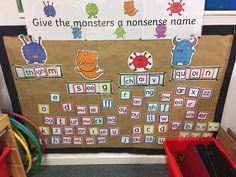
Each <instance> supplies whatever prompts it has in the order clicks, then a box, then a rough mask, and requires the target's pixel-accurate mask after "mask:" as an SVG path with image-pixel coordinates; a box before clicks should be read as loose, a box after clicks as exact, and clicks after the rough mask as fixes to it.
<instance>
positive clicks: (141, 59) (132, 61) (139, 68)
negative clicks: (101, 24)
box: [128, 51, 153, 72]
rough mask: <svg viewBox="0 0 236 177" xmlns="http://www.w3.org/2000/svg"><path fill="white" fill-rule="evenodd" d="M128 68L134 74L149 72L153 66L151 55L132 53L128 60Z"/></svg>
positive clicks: (145, 52) (147, 53)
mask: <svg viewBox="0 0 236 177" xmlns="http://www.w3.org/2000/svg"><path fill="white" fill-rule="evenodd" d="M128 66H129V68H130V69H131V70H132V71H134V72H145V71H149V70H150V69H151V68H152V66H153V59H152V55H151V54H150V53H149V52H147V51H144V52H133V53H131V54H130V56H129V58H128Z"/></svg>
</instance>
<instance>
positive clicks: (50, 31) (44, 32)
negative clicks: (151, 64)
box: [22, 0, 205, 40]
mask: <svg viewBox="0 0 236 177" xmlns="http://www.w3.org/2000/svg"><path fill="white" fill-rule="evenodd" d="M22 3H23V9H24V14H25V18H26V24H27V29H28V34H32V35H34V36H39V35H41V36H42V38H43V39H46V40H85V39H87V40H124V39H171V38H173V37H174V36H175V35H178V36H200V35H201V27H202V24H203V13H204V5H205V1H189V0H182V1H179V0H172V1H171V0H166V1H160V0H152V1H147V0H133V1H131V0H125V1H124V0H116V1H101V0H93V1H91V0H67V1H66V2H64V1H59V0H54V1H48V2H46V1H45V2H44V1H41V0H35V1H33V2H31V3H29V2H28V1H27V0H23V1H22Z"/></svg>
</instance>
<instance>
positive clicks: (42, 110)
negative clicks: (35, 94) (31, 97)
mask: <svg viewBox="0 0 236 177" xmlns="http://www.w3.org/2000/svg"><path fill="white" fill-rule="evenodd" d="M38 112H39V114H50V110H49V105H48V104H38Z"/></svg>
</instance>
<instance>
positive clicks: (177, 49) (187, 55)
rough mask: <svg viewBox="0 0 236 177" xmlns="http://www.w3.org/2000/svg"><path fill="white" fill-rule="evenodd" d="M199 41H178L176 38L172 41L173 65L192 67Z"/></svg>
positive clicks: (195, 39)
mask: <svg viewBox="0 0 236 177" xmlns="http://www.w3.org/2000/svg"><path fill="white" fill-rule="evenodd" d="M197 42H198V39H197V38H193V39H191V40H189V39H177V37H176V36H175V37H174V39H173V40H172V43H173V45H174V47H173V48H172V50H171V54H172V62H171V64H172V65H179V66H181V65H190V64H191V60H192V57H193V54H194V52H195V51H196V50H195V48H194V46H195V45H196V44H197Z"/></svg>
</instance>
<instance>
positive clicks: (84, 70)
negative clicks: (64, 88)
mask: <svg viewBox="0 0 236 177" xmlns="http://www.w3.org/2000/svg"><path fill="white" fill-rule="evenodd" d="M75 64H76V67H75V68H74V70H75V71H76V72H78V73H80V74H81V75H82V76H83V77H84V78H86V79H88V80H95V79H98V78H99V77H101V76H102V75H103V74H104V70H102V69H100V66H99V65H98V53H97V52H96V51H89V50H78V52H77V56H76V59H75Z"/></svg>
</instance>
